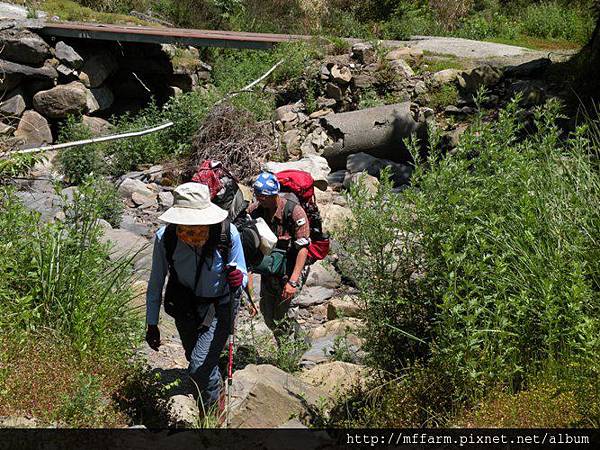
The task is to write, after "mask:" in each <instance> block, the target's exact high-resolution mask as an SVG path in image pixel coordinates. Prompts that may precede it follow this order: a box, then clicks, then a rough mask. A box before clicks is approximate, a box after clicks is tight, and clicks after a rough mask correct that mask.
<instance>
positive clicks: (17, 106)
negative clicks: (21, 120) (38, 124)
mask: <svg viewBox="0 0 600 450" xmlns="http://www.w3.org/2000/svg"><path fill="white" fill-rule="evenodd" d="M26 106H27V105H26V104H25V98H24V93H23V90H22V89H16V90H14V91H13V92H11V93H10V94H8V95H7V96H6V97H5V98H4V99H3V100H2V102H0V115H2V116H4V117H9V118H13V119H14V118H17V117H21V114H23V112H24V111H25V108H26Z"/></svg>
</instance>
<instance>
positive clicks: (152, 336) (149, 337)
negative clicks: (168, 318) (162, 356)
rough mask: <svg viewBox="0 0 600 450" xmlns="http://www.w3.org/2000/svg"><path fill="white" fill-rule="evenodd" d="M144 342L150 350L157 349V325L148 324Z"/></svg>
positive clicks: (158, 342)
mask: <svg viewBox="0 0 600 450" xmlns="http://www.w3.org/2000/svg"><path fill="white" fill-rule="evenodd" d="M146 342H147V343H148V345H149V346H150V348H151V349H152V350H156V351H158V347H160V330H159V329H158V325H148V330H147V331H146Z"/></svg>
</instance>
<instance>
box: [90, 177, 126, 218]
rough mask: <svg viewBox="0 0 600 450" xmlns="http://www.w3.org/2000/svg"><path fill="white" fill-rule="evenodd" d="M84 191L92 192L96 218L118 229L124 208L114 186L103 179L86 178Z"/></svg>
mask: <svg viewBox="0 0 600 450" xmlns="http://www.w3.org/2000/svg"><path fill="white" fill-rule="evenodd" d="M83 189H84V190H91V191H92V192H94V196H95V199H94V201H95V202H96V204H97V205H98V217H99V218H101V219H104V220H106V221H107V222H108V223H109V224H111V225H112V227H113V228H119V225H121V219H122V217H123V210H124V209H125V206H124V205H123V202H122V201H121V196H120V195H119V193H118V192H117V188H116V187H115V185H114V184H112V183H111V182H110V181H108V180H107V179H105V178H92V177H90V178H87V179H85V180H84V187H83Z"/></svg>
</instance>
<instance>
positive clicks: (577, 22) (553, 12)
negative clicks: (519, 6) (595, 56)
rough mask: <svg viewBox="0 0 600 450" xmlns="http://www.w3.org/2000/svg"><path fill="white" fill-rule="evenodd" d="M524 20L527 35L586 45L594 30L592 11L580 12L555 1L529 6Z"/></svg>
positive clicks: (524, 30)
mask: <svg viewBox="0 0 600 450" xmlns="http://www.w3.org/2000/svg"><path fill="white" fill-rule="evenodd" d="M582 13H583V14H582ZM522 18H523V19H522V20H523V21H522V31H523V32H524V33H525V34H527V35H528V36H534V37H539V38H544V39H565V40H572V41H574V42H578V43H580V44H585V43H586V42H587V41H588V39H589V38H590V36H591V34H592V30H593V28H594V20H593V17H592V14H591V12H590V11H578V10H576V9H574V8H572V7H568V6H563V5H561V4H559V3H558V2H555V1H551V2H543V3H540V4H535V5H529V6H528V7H527V8H526V9H525V11H523V15H522Z"/></svg>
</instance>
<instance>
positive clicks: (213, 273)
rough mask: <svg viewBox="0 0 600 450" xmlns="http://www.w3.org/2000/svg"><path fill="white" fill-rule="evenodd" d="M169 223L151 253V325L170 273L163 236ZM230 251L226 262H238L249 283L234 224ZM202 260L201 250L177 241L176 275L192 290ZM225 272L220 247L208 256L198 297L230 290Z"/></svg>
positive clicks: (148, 308)
mask: <svg viewBox="0 0 600 450" xmlns="http://www.w3.org/2000/svg"><path fill="white" fill-rule="evenodd" d="M165 229H166V226H163V227H161V228H159V229H158V231H157V232H156V237H155V240H154V252H153V254H152V271H151V272H150V279H149V280H148V290H147V292H146V322H147V323H148V325H157V324H158V316H159V313H160V304H161V300H162V292H163V287H164V285H165V279H166V277H167V274H168V273H169V263H168V262H167V255H166V250H165V246H164V241H163V236H164V232H165ZM230 232H231V250H230V252H229V261H228V262H227V264H232V263H236V264H237V268H238V269H239V270H241V271H242V273H243V274H244V281H243V286H244V287H245V286H246V284H247V283H248V270H247V269H246V260H245V259H244V251H243V249H242V241H241V239H240V234H239V232H238V230H237V228H236V227H235V225H233V224H232V225H231V227H230ZM199 260H200V250H196V249H194V247H192V246H191V245H188V244H186V243H184V242H182V241H181V240H179V239H178V240H177V246H176V247H175V252H174V253H173V264H174V266H175V270H176V271H177V278H178V279H179V282H180V283H181V284H183V285H184V286H186V287H188V288H190V289H193V288H194V283H195V282H196V264H197V262H198V261H199ZM225 276H226V274H225V272H224V271H223V259H222V257H221V254H220V252H219V251H218V250H215V252H214V254H213V255H206V258H205V260H204V264H203V265H202V272H201V273H200V279H199V282H198V285H197V287H196V291H195V292H196V295H197V296H199V297H221V296H224V295H226V294H228V293H229V284H228V283H227V280H226V279H225Z"/></svg>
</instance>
